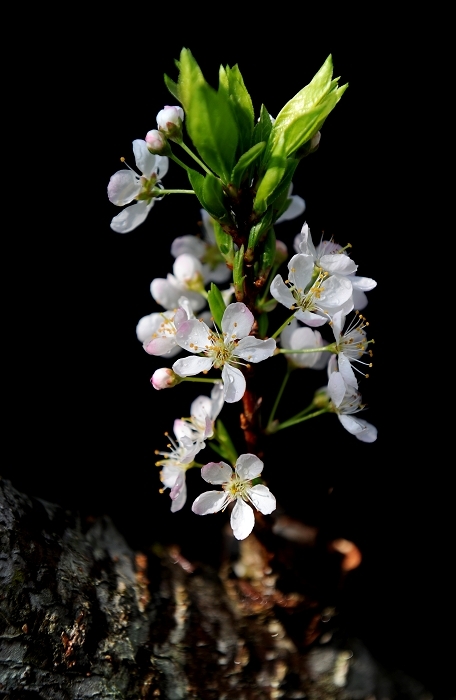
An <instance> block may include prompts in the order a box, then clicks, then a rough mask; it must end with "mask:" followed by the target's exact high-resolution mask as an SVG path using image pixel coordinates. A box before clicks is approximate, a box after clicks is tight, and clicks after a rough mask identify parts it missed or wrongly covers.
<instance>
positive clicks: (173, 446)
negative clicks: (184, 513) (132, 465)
mask: <svg viewBox="0 0 456 700" xmlns="http://www.w3.org/2000/svg"><path fill="white" fill-rule="evenodd" d="M165 434H166V436H167V437H168V439H169V440H170V443H169V444H168V448H170V451H169V452H159V451H158V450H156V451H155V454H157V455H162V456H163V457H164V459H160V460H158V461H157V462H155V464H156V466H157V467H163V469H162V470H161V472H160V479H161V481H162V483H163V485H164V488H169V489H171V491H170V494H169V495H170V498H171V500H172V503H171V511H172V512H173V513H175V512H176V511H178V510H180V509H181V508H182V507H183V505H184V503H185V501H186V500H187V485H186V482H185V475H186V471H187V469H189V467H190V466H191V464H192V462H193V461H194V459H195V456H196V455H197V454H198V452H200V451H201V450H202V449H204V447H205V446H206V445H205V443H204V442H201V441H194V440H192V439H191V438H189V437H187V436H186V435H182V436H180V437H178V435H177V434H176V440H174V439H173V438H171V437H170V436H169V435H168V434H167V433H165Z"/></svg>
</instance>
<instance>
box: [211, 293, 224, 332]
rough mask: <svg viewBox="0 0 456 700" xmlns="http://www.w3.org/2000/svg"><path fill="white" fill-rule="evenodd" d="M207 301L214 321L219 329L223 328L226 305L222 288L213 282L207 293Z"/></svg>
mask: <svg viewBox="0 0 456 700" xmlns="http://www.w3.org/2000/svg"><path fill="white" fill-rule="evenodd" d="M207 303H208V304H209V308H210V310H211V314H212V317H213V319H214V322H215V323H216V325H217V327H218V329H219V330H222V317H223V314H224V313H225V309H226V305H225V302H224V301H223V297H222V293H221V291H220V289H219V288H218V287H217V285H216V284H214V283H213V282H211V288H210V290H209V291H208V293H207Z"/></svg>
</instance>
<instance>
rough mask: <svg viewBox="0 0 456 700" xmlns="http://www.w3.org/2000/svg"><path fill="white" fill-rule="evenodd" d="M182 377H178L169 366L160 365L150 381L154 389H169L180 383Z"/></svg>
mask: <svg viewBox="0 0 456 700" xmlns="http://www.w3.org/2000/svg"><path fill="white" fill-rule="evenodd" d="M181 381H182V377H179V376H178V375H177V374H176V373H175V372H173V370H172V369H170V368H169V367H161V368H160V369H157V370H156V371H155V372H154V373H153V375H152V377H151V379H150V383H151V384H152V386H153V387H154V389H157V390H160V389H171V388H172V387H173V386H176V384H180V382H181Z"/></svg>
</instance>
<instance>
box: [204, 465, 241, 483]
mask: <svg viewBox="0 0 456 700" xmlns="http://www.w3.org/2000/svg"><path fill="white" fill-rule="evenodd" d="M201 476H202V477H203V479H204V481H207V482H208V484H219V485H221V484H226V483H227V482H228V481H230V479H231V477H232V476H233V469H232V468H231V467H230V465H229V464H227V463H226V462H209V464H206V465H205V466H204V467H203V468H202V469H201Z"/></svg>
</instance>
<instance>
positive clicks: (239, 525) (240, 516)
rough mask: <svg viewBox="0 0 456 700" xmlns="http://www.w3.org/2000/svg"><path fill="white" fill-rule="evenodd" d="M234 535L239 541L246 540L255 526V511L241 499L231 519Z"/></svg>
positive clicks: (237, 501) (237, 502)
mask: <svg viewBox="0 0 456 700" xmlns="http://www.w3.org/2000/svg"><path fill="white" fill-rule="evenodd" d="M230 523H231V527H232V528H233V534H234V536H235V538H236V539H237V540H244V539H245V538H246V537H248V536H249V535H250V533H251V532H252V530H253V526H254V525H255V516H254V514H253V510H252V509H251V507H250V506H248V505H247V503H244V501H243V500H242V499H241V498H238V499H237V500H236V505H235V506H234V508H233V512H232V513H231V519H230Z"/></svg>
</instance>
